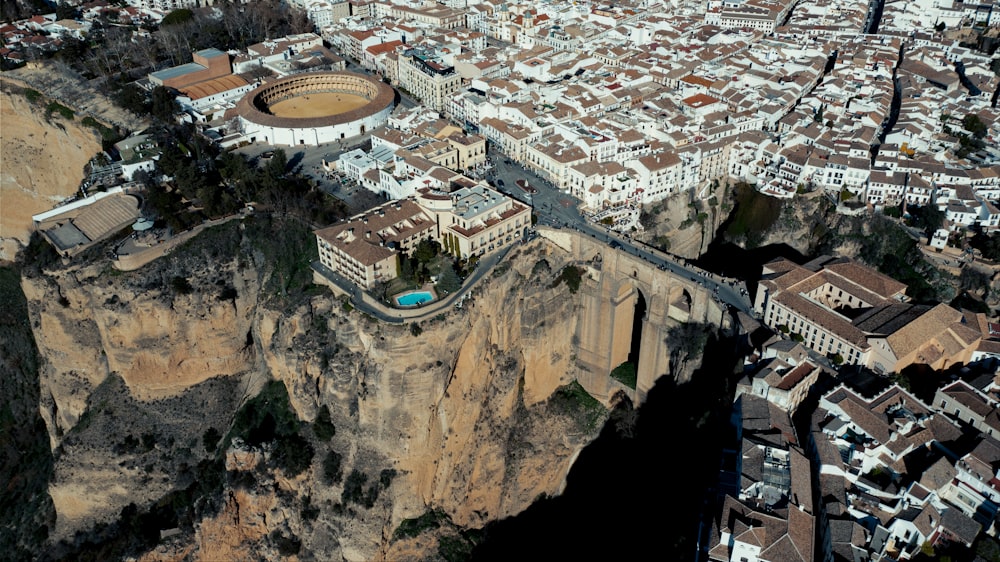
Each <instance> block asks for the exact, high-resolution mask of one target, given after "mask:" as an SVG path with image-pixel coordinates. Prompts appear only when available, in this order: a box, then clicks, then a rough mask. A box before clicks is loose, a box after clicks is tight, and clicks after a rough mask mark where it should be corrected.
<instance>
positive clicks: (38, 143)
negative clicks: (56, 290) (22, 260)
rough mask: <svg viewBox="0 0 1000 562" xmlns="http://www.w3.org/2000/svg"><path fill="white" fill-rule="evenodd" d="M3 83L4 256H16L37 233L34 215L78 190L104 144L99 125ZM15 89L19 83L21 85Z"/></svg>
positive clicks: (0, 173)
mask: <svg viewBox="0 0 1000 562" xmlns="http://www.w3.org/2000/svg"><path fill="white" fill-rule="evenodd" d="M9 84H10V83H9V82H6V81H5V82H4V88H2V89H0V123H3V143H2V147H0V200H2V201H3V204H2V205H0V260H4V259H7V260H12V259H14V256H15V255H16V253H17V249H18V247H19V246H20V245H21V244H23V243H24V242H25V241H27V239H28V235H29V234H30V233H31V216H32V215H34V214H37V213H39V212H42V211H45V210H48V209H51V208H52V207H53V206H55V204H56V203H58V202H60V201H62V200H63V199H65V198H66V197H68V196H71V195H73V194H74V193H76V191H77V189H78V188H79V186H80V182H81V180H83V168H84V165H85V164H86V163H87V162H88V161H89V160H90V158H91V157H93V156H94V154H96V153H97V152H99V151H100V150H101V142H100V139H99V137H98V136H97V134H96V133H95V132H94V130H93V129H91V128H89V127H84V126H82V125H80V124H79V119H77V120H73V121H67V120H66V119H64V118H62V117H59V116H55V115H53V116H51V117H50V118H46V115H45V108H44V107H43V106H40V105H36V104H33V103H30V102H29V101H28V100H27V99H26V98H25V97H24V96H23V95H21V94H19V93H16V92H15V93H12V91H11V87H10V85H9ZM14 89H18V90H19V88H17V87H16V86H15V87H14Z"/></svg>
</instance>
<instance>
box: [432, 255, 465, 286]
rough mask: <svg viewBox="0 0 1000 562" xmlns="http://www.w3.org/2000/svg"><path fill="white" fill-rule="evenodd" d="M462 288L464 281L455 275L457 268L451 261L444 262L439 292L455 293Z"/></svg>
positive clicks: (439, 278) (439, 279) (439, 280)
mask: <svg viewBox="0 0 1000 562" xmlns="http://www.w3.org/2000/svg"><path fill="white" fill-rule="evenodd" d="M461 286H462V280H461V279H459V278H458V274H457V273H455V267H454V266H453V265H452V263H451V260H444V263H442V264H441V274H440V277H438V284H437V287H438V290H440V291H441V292H442V293H454V292H455V291H457V290H458V289H459V288H461Z"/></svg>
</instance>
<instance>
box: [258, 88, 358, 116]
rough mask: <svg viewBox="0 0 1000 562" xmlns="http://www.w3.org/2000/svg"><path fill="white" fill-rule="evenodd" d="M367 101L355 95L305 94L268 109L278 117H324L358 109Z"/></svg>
mask: <svg viewBox="0 0 1000 562" xmlns="http://www.w3.org/2000/svg"><path fill="white" fill-rule="evenodd" d="M367 104H368V100H367V99H365V98H364V97H362V96H358V95H355V94H342V93H318V94H305V95H301V96H297V97H294V98H292V99H287V100H284V101H281V102H278V103H276V104H274V105H272V106H270V107H269V108H268V109H269V110H270V111H271V114H272V115H276V116H278V117H295V118H300V117H326V116H328V115H337V114H340V113H345V112H348V111H353V110H355V109H359V108H362V107H364V106H365V105H367Z"/></svg>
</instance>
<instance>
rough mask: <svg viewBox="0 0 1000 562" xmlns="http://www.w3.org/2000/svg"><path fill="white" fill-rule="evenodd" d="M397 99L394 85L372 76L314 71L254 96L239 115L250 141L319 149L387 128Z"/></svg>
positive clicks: (267, 86)
mask: <svg viewBox="0 0 1000 562" xmlns="http://www.w3.org/2000/svg"><path fill="white" fill-rule="evenodd" d="M395 98H396V92H395V91H394V90H393V89H392V87H391V86H389V85H387V84H384V83H382V82H381V81H379V80H376V79H374V78H370V77H368V76H364V75H361V74H354V73H351V72H316V73H308V74H296V75H293V76H288V77H286V78H282V79H281V80H277V81H275V82H270V83H267V84H264V85H262V86H260V87H259V88H257V89H255V90H252V91H250V92H249V93H247V95H246V96H244V97H243V99H242V100H240V103H239V104H238V105H237V112H238V113H239V116H240V123H241V125H242V127H243V135H244V138H246V139H247V140H249V141H250V142H263V143H265V144H272V145H287V146H293V145H311V146H316V145H320V144H324V143H329V142H335V141H338V140H341V139H346V138H350V137H355V136H358V135H361V134H364V133H365V132H367V131H371V130H372V129H375V128H377V127H381V126H383V125H385V123H386V121H388V119H389V114H390V113H391V112H392V108H393V104H394V102H395Z"/></svg>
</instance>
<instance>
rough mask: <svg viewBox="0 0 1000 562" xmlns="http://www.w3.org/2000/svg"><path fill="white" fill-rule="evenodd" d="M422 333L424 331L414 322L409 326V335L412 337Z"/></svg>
mask: <svg viewBox="0 0 1000 562" xmlns="http://www.w3.org/2000/svg"><path fill="white" fill-rule="evenodd" d="M422 333H424V329H423V328H421V327H420V324H419V323H417V322H414V323H413V324H410V334H411V335H413V336H414V337H416V336H419V335H420V334H422Z"/></svg>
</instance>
